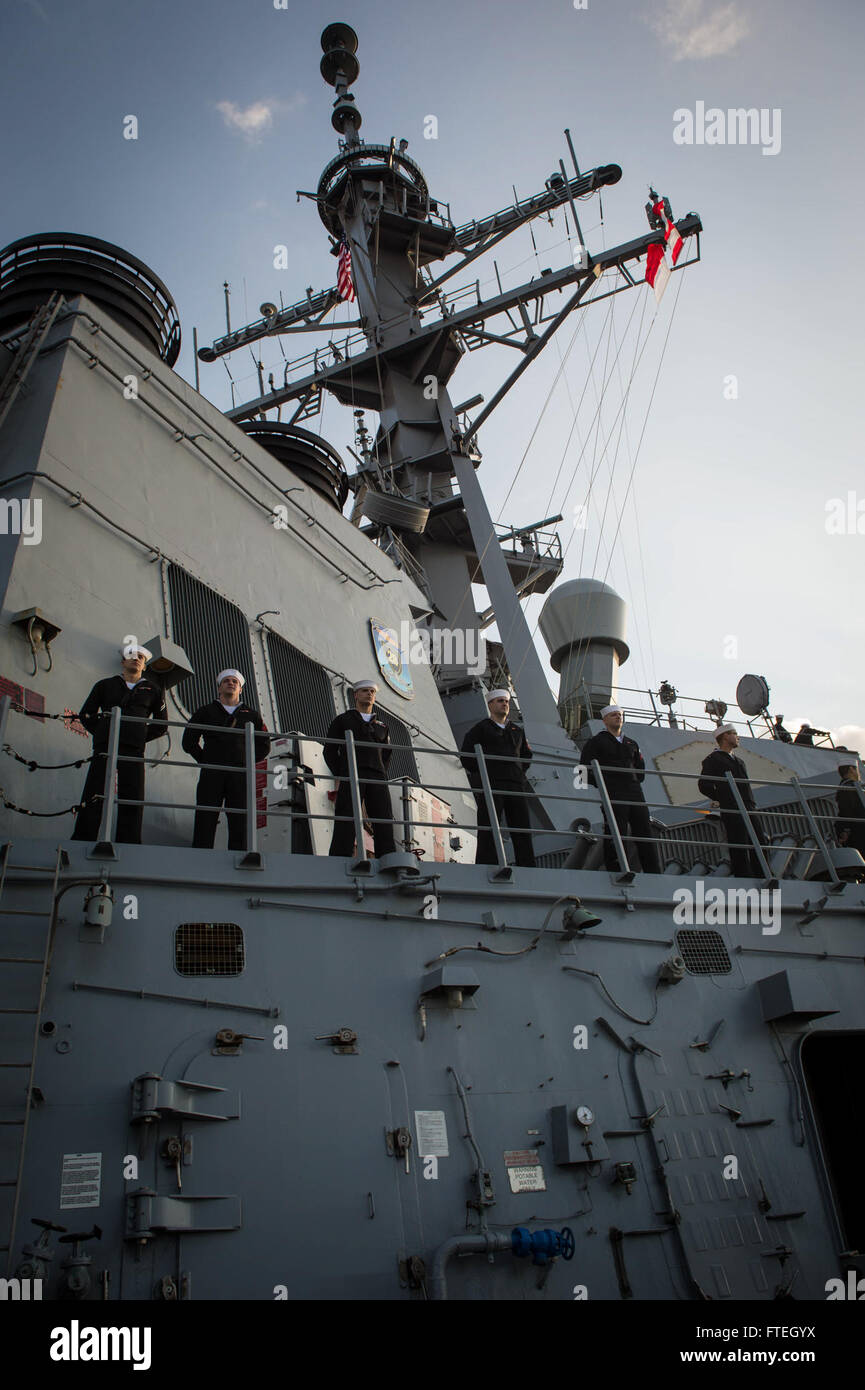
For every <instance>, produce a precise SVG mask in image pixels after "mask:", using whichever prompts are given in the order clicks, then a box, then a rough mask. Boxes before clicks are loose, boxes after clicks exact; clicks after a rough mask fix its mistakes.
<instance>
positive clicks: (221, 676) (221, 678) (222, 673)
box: [216, 666, 246, 689]
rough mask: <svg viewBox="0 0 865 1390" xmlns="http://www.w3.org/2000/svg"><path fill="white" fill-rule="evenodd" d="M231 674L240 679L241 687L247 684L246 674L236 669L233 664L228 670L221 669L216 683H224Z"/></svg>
mask: <svg viewBox="0 0 865 1390" xmlns="http://www.w3.org/2000/svg"><path fill="white" fill-rule="evenodd" d="M229 676H234V678H235V680H239V681H240V686H241V689H242V688H243V687H244V686H245V685H246V676H244V675H243V674H242V673H241V672H240V671H235V669H234V667H233V666H230V667H229V668H228V670H226V671H220V673H219V675H218V676H217V677H216V684H217V685H222V682H223V681H224V680H227V678H228V677H229Z"/></svg>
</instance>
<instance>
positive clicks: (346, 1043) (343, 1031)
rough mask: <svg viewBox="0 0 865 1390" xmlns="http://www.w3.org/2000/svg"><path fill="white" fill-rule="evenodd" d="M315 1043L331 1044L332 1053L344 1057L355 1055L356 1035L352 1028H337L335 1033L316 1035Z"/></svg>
mask: <svg viewBox="0 0 865 1390" xmlns="http://www.w3.org/2000/svg"><path fill="white" fill-rule="evenodd" d="M315 1041H316V1042H329V1043H333V1045H334V1047H333V1050H334V1052H335V1053H336V1054H337V1055H339V1054H340V1053H341V1054H342V1055H343V1056H344V1057H348V1056H350V1055H352V1054H356V1053H357V1050H358V1049H357V1033H356V1032H355V1031H354V1029H353V1028H339V1029H337V1031H336V1032H335V1033H317V1034H316V1038H315Z"/></svg>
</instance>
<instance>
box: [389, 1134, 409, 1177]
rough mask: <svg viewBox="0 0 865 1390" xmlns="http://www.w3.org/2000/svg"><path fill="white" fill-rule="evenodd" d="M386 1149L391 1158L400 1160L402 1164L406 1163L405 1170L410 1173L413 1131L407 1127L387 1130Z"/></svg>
mask: <svg viewBox="0 0 865 1390" xmlns="http://www.w3.org/2000/svg"><path fill="white" fill-rule="evenodd" d="M384 1142H385V1147H386V1148H387V1151H388V1153H389V1155H390V1157H391V1158H398V1159H399V1160H400V1162H405V1170H406V1172H408V1171H409V1157H408V1156H409V1149H410V1148H411V1130H410V1129H407V1128H406V1126H405V1125H400V1127H399V1129H386V1130H385V1132H384Z"/></svg>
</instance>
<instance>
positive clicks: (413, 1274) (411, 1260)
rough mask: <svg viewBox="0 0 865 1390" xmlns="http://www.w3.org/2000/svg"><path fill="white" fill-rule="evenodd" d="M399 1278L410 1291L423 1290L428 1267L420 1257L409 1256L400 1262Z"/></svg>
mask: <svg viewBox="0 0 865 1390" xmlns="http://www.w3.org/2000/svg"><path fill="white" fill-rule="evenodd" d="M399 1277H400V1282H401V1283H402V1284H403V1285H406V1284H407V1285H408V1287H409V1288H410V1289H422V1288H423V1287H424V1283H425V1281H426V1265H425V1264H424V1262H423V1260H422V1259H421V1257H420V1255H409V1256H407V1257H406V1258H405V1259H401V1260H400V1261H399Z"/></svg>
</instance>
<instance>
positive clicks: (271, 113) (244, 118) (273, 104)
mask: <svg viewBox="0 0 865 1390" xmlns="http://www.w3.org/2000/svg"><path fill="white" fill-rule="evenodd" d="M305 102H306V97H305V96H304V95H303V93H302V92H296V93H295V95H294V96H293V97H292V98H291V100H290V101H280V100H278V99H276V98H267V99H265V100H264V101H253V102H251V103H250V105H249V106H238V105H237V104H236V102H233V101H218V102H217V103H216V109H217V111H218V112H219V113H220V115H221V116H222V119H223V120H224V121H225V124H226V125H227V126H228V128H229V130H236V131H238V132H239V134H241V135H243V136H245V137H246V139H247V140H249V141H250V143H256V142H257V141H258V140H260V139H261V137H262V135H263V134H264V133H265V131H268V130H271V129H272V127H273V124H274V121H275V120H276V119H277V118H278V117H279V116H282V115H285V114H286V113H287V112H289V111H296V110H297V109H298V108H299V107H301V106H303V105H304V104H305Z"/></svg>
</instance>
